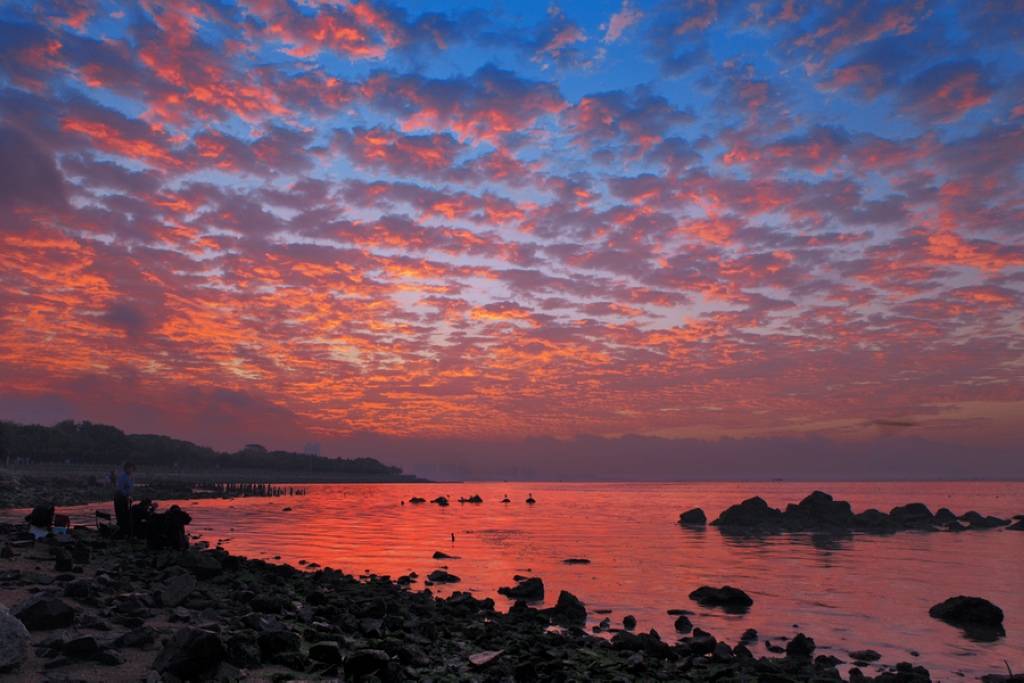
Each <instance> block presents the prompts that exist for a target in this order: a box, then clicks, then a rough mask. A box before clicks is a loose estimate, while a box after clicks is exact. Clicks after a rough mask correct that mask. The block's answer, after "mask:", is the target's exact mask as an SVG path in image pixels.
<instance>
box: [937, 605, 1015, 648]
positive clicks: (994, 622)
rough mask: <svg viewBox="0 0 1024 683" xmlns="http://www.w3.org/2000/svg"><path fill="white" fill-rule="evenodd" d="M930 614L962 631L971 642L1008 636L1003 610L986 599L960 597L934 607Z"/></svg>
mask: <svg viewBox="0 0 1024 683" xmlns="http://www.w3.org/2000/svg"><path fill="white" fill-rule="evenodd" d="M928 614H929V616H931V617H933V618H935V619H941V620H942V621H944V622H946V623H947V624H951V625H953V626H956V627H958V628H960V629H962V630H963V631H964V635H966V636H967V637H968V638H970V639H971V640H980V641H994V640H997V639H999V638H1001V637H1002V636H1004V635H1006V631H1005V630H1004V629H1003V610H1001V609H999V607H997V606H996V605H994V604H992V603H991V602H989V601H988V600H985V599H984V598H973V597H966V596H963V595H958V596H957V597H955V598H949V599H948V600H945V601H943V602H940V603H939V604H937V605H934V606H933V607H932V608H931V609H930V610H928Z"/></svg>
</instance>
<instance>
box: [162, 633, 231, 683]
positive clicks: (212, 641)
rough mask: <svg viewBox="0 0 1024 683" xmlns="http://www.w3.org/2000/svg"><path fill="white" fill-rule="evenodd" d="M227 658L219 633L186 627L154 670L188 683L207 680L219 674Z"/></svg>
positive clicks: (171, 642) (171, 643)
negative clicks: (188, 682) (218, 671)
mask: <svg viewBox="0 0 1024 683" xmlns="http://www.w3.org/2000/svg"><path fill="white" fill-rule="evenodd" d="M224 654H225V653H224V644H223V643H222V642H221V640H220V637H218V636H217V634H216V633H211V632H210V631H204V630H202V629H198V628H192V627H191V626H186V627H185V628H183V629H181V630H179V631H178V632H177V633H175V634H174V635H173V636H172V637H171V639H170V640H169V641H168V642H167V645H165V646H164V649H163V650H161V651H160V654H158V655H157V657H156V660H155V661H154V662H153V668H154V669H156V671H157V672H159V673H162V674H173V675H175V676H177V677H178V678H182V679H185V680H205V679H209V678H211V677H212V675H213V674H214V673H215V672H216V671H217V669H218V667H219V666H220V663H221V660H222V659H224Z"/></svg>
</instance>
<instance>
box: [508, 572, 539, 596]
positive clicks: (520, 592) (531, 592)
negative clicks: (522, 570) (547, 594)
mask: <svg viewBox="0 0 1024 683" xmlns="http://www.w3.org/2000/svg"><path fill="white" fill-rule="evenodd" d="M498 594H499V595H504V596H507V597H509V598H511V599H513V600H543V599H544V582H543V581H542V580H541V579H540V578H539V577H536V576H531V577H530V578H528V579H525V580H523V581H520V582H519V583H518V584H517V585H515V586H513V587H511V588H508V587H503V588H499V589H498Z"/></svg>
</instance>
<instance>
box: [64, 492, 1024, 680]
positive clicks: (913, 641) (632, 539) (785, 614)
mask: <svg viewBox="0 0 1024 683" xmlns="http://www.w3.org/2000/svg"><path fill="white" fill-rule="evenodd" d="M815 489H818V490H823V491H826V492H828V493H831V494H832V495H833V496H834V497H836V498H837V499H842V500H847V501H849V502H850V503H851V504H852V505H853V509H854V511H855V512H859V511H861V510H864V509H866V508H869V507H874V508H878V509H881V510H884V511H888V510H890V509H891V508H892V507H894V506H896V505H901V504H905V503H909V502H923V503H925V504H927V505H928V506H929V507H930V508H931V509H932V511H933V512H934V511H936V510H938V509H939V508H940V507H948V508H950V509H952V510H953V511H954V512H955V513H957V514H962V513H964V512H967V511H968V510H977V511H978V512H981V513H982V514H994V515H999V516H1003V517H1011V516H1013V515H1015V514H1024V483H1021V482H1002V483H993V482H927V483H919V482H894V483H878V482H871V483H849V482H843V483H819V484H814V483H795V482H794V483H790V482H773V483H749V484H748V483H696V484H691V483H649V484H644V483H625V484H620V483H617V484H593V483H587V484H578V483H532V484H521V483H515V484H510V483H466V484H415V485H414V484H408V485H406V484H401V485H399V484H393V485H318V486H310V487H308V494H307V495H305V496H301V497H298V496H296V497H283V498H271V499H268V498H249V499H234V500H211V501H189V502H185V503H182V504H183V505H184V506H187V509H189V510H190V512H191V514H192V515H193V518H194V521H193V523H192V525H191V527H190V530H191V532H192V535H193V537H197V536H198V537H200V538H201V539H202V540H205V541H208V542H209V544H210V545H211V546H216V545H221V546H222V547H224V548H226V549H227V550H229V551H231V552H232V553H237V554H241V555H245V556H248V557H252V558H261V559H267V560H271V561H277V562H287V563H289V564H293V565H295V566H302V565H306V566H308V564H309V563H316V564H318V565H321V566H329V567H333V568H335V569H340V570H343V571H345V572H347V573H352V574H357V575H361V574H369V573H373V574H378V575H389V576H391V577H392V578H393V579H395V578H397V577H399V576H401V575H404V574H409V573H411V572H416V573H417V574H419V576H420V579H419V581H418V582H417V583H415V584H414V587H422V586H423V583H422V582H423V579H424V578H425V577H426V576H427V574H429V573H430V572H431V571H433V570H435V569H438V568H442V567H445V568H447V570H448V571H449V572H450V573H452V574H455V575H457V576H459V577H461V579H462V581H461V582H460V583H457V584H453V585H448V586H442V585H437V586H433V587H432V588H431V590H433V591H434V593H435V594H438V595H447V594H450V593H451V592H452V591H455V590H461V591H470V592H472V593H474V594H475V595H477V596H478V597H491V598H494V600H495V602H496V603H497V606H498V608H499V609H501V610H506V609H507V608H508V607H509V606H510V604H511V603H510V601H509V600H507V599H506V598H504V597H502V596H500V595H498V593H497V589H498V588H499V587H501V586H512V585H515V581H514V580H513V576H514V575H517V574H518V575H523V576H538V577H540V578H542V579H543V581H544V585H545V589H546V596H547V597H546V600H545V602H544V603H543V606H549V605H551V604H553V603H554V601H555V600H557V597H558V593H559V591H561V590H568V591H570V592H571V593H573V594H574V595H576V596H577V597H578V598H580V599H581V600H582V601H583V602H584V603H585V604H586V606H587V609H588V611H589V613H590V623H589V624H588V625H589V626H593V625H595V624H597V623H598V622H599V621H600V620H601V619H603V618H604V617H606V616H608V617H609V618H610V619H611V621H612V626H613V627H616V626H618V627H621V625H622V619H623V617H625V616H627V615H633V616H635V617H636V619H637V627H636V629H637V630H638V631H648V630H650V629H655V630H657V631H658V633H659V634H660V635H661V637H662V639H664V640H666V641H668V642H674V641H675V639H676V638H677V635H678V634H676V633H675V629H674V626H673V624H674V622H675V617H674V616H670V615H668V614H667V610H669V609H673V608H675V609H689V610H692V611H693V612H694V615H693V616H691V620H692V621H693V623H694V624H695V625H696V626H699V627H700V628H703V629H704V630H706V631H709V632H711V633H713V634H714V635H715V636H716V637H718V638H719V639H724V640H726V641H727V642H729V643H731V644H735V643H736V642H738V640H739V637H740V634H741V633H743V631H744V630H746V629H748V628H755V629H757V631H758V632H759V634H760V640H759V641H758V642H757V643H755V645H754V646H753V647H752V649H753V650H754V653H755V654H756V655H762V654H766V651H765V650H764V647H765V640H772V641H780V642H781V641H785V640H788V639H789V638H791V637H792V636H793V635H795V634H796V633H798V632H803V633H805V634H806V635H809V636H811V637H812V638H814V640H815V642H816V643H817V645H818V650H817V653H818V654H833V655H835V656H837V657H839V658H840V659H843V660H847V661H849V657H848V655H847V653H848V652H849V651H850V650H856V649H863V648H872V649H874V650H877V651H878V652H880V653H881V654H882V655H883V657H882V660H881V662H879V666H885V665H890V666H891V665H894V664H896V663H897V662H901V661H910V662H914V663H919V664H922V665H924V666H926V667H927V668H928V669H929V671H930V672H931V673H932V677H933V679H935V680H959V679H961V678H966V679H971V680H973V679H976V678H978V677H979V676H981V675H984V674H987V673H1006V664H1004V662H1006V663H1008V664H1009V665H1010V667H1012V669H1013V671H1014V672H1020V671H1024V575H1022V572H1021V568H1022V567H1024V533H1021V532H1015V531H1001V530H991V531H969V532H966V533H961V534H953V533H909V532H908V533H900V534H896V535H894V536H882V537H879V536H864V535H854V536H852V537H851V538H848V539H843V540H835V539H825V540H823V539H819V538H815V537H813V536H811V535H806V534H792V535H783V536H775V537H769V538H764V539H751V538H741V539H737V538H730V537H728V536H724V535H722V534H721V533H719V531H718V530H717V529H716V528H714V527H708V528H707V529H706V530H691V529H684V528H682V527H680V526H679V525H678V524H677V521H678V518H679V513H681V512H683V511H685V510H688V509H690V508H693V507H701V508H703V509H704V511H705V512H706V513H707V515H708V517H709V519H714V518H715V517H717V516H718V514H719V513H721V512H722V511H723V510H725V509H726V508H727V507H728V506H730V505H732V504H734V503H739V502H741V501H742V500H744V499H746V498H749V497H751V496H754V495H760V496H761V497H763V498H764V499H765V500H767V501H768V503H769V504H770V505H772V506H773V507H785V505H786V504H787V503H790V502H793V503H795V502H799V501H800V500H801V499H802V498H803V497H804V496H806V495H807V494H809V493H810V492H812V491H813V490H815ZM474 494H478V495H480V496H481V497H482V498H483V500H484V502H483V503H481V504H470V503H467V504H460V503H458V502H456V501H457V500H458V499H459V498H460V497H465V498H468V497H470V496H471V495H474ZM506 494H507V495H508V497H509V498H510V499H511V501H512V502H511V503H501V502H500V501H501V499H502V498H503V497H504V496H505V495H506ZM530 494H532V495H533V497H534V498H535V499H536V501H537V502H536V504H534V505H528V504H526V503H525V500H526V498H527V497H528V496H529V495H530ZM439 495H445V496H448V497H449V498H450V499H451V500H452V501H453V502H452V504H451V505H450V506H449V507H447V508H442V507H439V506H437V505H433V504H430V503H426V504H419V505H415V504H410V503H408V502H407V501H408V500H409V499H410V498H412V497H413V496H419V497H422V498H426V499H427V500H428V501H429V500H431V499H433V498H435V497H437V496H439ZM403 501H406V502H405V504H403ZM168 504H169V503H164V505H165V506H166V505H168ZM95 507H96V506H85V507H83V508H81V509H77V510H75V509H73V510H72V512H73V519H75V521H76V522H78V523H86V522H87V521H91V516H92V510H93V509H94V508H95ZM286 507H290V508H292V510H291V511H284V509H285V508H286ZM76 515H81V520H79V518H78V517H76ZM453 534H454V541H453V540H452V536H453ZM435 551H443V552H445V553H447V554H449V555H454V556H457V558H458V559H450V560H435V559H433V558H432V556H433V554H434V552H435ZM570 558H583V559H587V560H589V561H590V562H589V564H566V563H565V560H566V559H570ZM726 584H728V585H731V586H735V587H739V588H742V589H743V590H745V591H746V592H747V593H748V594H750V595H751V597H752V598H753V599H754V606H753V607H752V608H751V610H750V611H749V612H748V613H747V614H745V615H728V614H725V613H723V612H722V611H720V610H717V609H706V608H702V607H700V606H698V605H697V604H696V603H694V602H692V601H691V600H689V599H688V597H687V595H688V594H689V593H690V591H692V590H694V589H695V588H698V587H699V586H701V585H712V586H721V585H726ZM956 595H969V596H979V597H984V598H986V599H988V600H991V601H992V602H994V603H995V604H997V605H999V606H1000V607H1001V608H1002V609H1003V612H1004V613H1005V622H1004V626H1005V629H1006V636H1005V637H1004V638H1001V639H999V640H997V641H996V642H987V643H986V642H974V641H971V640H968V639H967V638H965V637H964V635H963V634H962V633H961V632H960V631H959V630H958V629H956V628H954V627H952V626H949V625H947V624H945V623H943V622H940V621H937V620H935V619H932V618H930V617H929V616H928V609H929V608H930V607H931V606H932V605H934V604H936V603H938V602H941V601H943V600H945V599H946V598H949V597H952V596H956ZM597 610H602V611H604V610H610V613H608V614H603V613H598V612H597ZM846 668H848V667H846ZM872 668H876V667H872Z"/></svg>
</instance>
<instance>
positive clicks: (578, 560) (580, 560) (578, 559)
mask: <svg viewBox="0 0 1024 683" xmlns="http://www.w3.org/2000/svg"><path fill="white" fill-rule="evenodd" d="M562 562H564V563H565V564H590V560H587V559H585V558H582V557H570V558H569V559H567V560H562Z"/></svg>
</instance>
